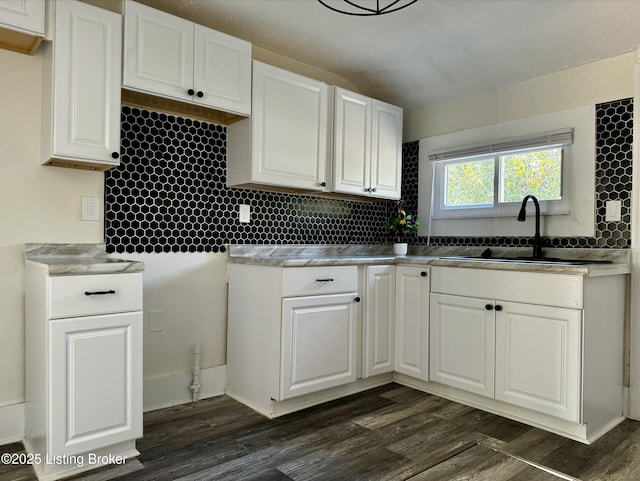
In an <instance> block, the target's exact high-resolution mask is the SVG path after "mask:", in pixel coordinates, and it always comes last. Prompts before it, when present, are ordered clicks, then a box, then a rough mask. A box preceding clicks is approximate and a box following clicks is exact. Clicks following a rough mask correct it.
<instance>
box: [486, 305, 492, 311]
mask: <svg viewBox="0 0 640 481" xmlns="http://www.w3.org/2000/svg"><path fill="white" fill-rule="evenodd" d="M484 308H485V309H486V310H487V311H493V305H492V304H485V305H484Z"/></svg>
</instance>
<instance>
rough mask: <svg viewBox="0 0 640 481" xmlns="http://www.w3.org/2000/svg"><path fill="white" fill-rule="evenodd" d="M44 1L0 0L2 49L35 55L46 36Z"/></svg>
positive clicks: (0, 42)
mask: <svg viewBox="0 0 640 481" xmlns="http://www.w3.org/2000/svg"><path fill="white" fill-rule="evenodd" d="M44 19H45V2H44V0H0V48H2V49H5V50H11V51H14V52H19V53H26V54H29V55H31V54H33V52H35V50H36V48H38V45H40V41H41V40H42V39H43V38H44V36H45V22H44Z"/></svg>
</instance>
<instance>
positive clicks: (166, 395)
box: [143, 365, 227, 412]
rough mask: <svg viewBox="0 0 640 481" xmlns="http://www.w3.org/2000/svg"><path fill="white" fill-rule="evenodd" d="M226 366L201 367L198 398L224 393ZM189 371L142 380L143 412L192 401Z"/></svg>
mask: <svg viewBox="0 0 640 481" xmlns="http://www.w3.org/2000/svg"><path fill="white" fill-rule="evenodd" d="M226 377H227V366H226V365H223V366H215V367H209V368H203V369H202V370H201V371H200V392H199V393H198V399H206V398H210V397H213V396H220V395H222V394H224V389H225V382H226ZM192 381H193V373H192V372H191V371H185V372H179V373H174V374H169V375H167V376H159V377H154V378H150V379H145V380H144V406H143V409H144V412H148V411H155V410H157V409H162V408H167V407H171V406H177V405H178V404H187V403H190V402H191V401H192V397H191V389H190V387H191V383H192Z"/></svg>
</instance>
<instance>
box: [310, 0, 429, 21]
mask: <svg viewBox="0 0 640 481" xmlns="http://www.w3.org/2000/svg"><path fill="white" fill-rule="evenodd" d="M417 1H418V0H318V2H320V3H321V4H322V5H324V6H325V7H327V8H328V9H330V10H333V11H334V12H338V13H344V14H345V15H356V16H359V17H367V16H370V15H384V14H385V13H391V12H397V11H398V10H402V9H403V8H405V7H408V6H409V5H411V4H413V3H416V2H417Z"/></svg>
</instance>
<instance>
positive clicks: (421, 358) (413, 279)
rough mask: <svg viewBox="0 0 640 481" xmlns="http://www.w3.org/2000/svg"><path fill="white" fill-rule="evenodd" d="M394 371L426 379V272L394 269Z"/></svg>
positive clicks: (424, 270)
mask: <svg viewBox="0 0 640 481" xmlns="http://www.w3.org/2000/svg"><path fill="white" fill-rule="evenodd" d="M395 371H396V372H399V373H402V374H406V375H407V376H411V377H412V378H415V379H421V380H423V381H427V380H428V379H429V269H428V268H425V267H421V266H420V267H417V266H416V267H413V266H397V267H396V355H395Z"/></svg>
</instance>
